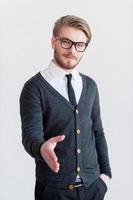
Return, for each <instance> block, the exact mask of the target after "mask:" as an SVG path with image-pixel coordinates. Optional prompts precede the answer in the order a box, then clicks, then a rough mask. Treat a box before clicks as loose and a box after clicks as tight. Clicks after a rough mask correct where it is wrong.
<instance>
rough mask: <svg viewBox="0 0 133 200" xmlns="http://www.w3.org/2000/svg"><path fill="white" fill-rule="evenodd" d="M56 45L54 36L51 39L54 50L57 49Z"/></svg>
mask: <svg viewBox="0 0 133 200" xmlns="http://www.w3.org/2000/svg"><path fill="white" fill-rule="evenodd" d="M55 43H56V38H55V36H53V37H52V38H51V46H52V48H53V49H54V48H55Z"/></svg>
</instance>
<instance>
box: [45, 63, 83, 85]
mask: <svg viewBox="0 0 133 200" xmlns="http://www.w3.org/2000/svg"><path fill="white" fill-rule="evenodd" d="M48 69H49V71H50V73H51V75H52V77H53V78H55V79H64V77H65V75H66V74H70V73H71V74H72V76H73V78H74V79H75V80H76V81H80V80H81V77H80V75H79V72H78V70H77V69H76V68H74V69H73V70H69V69H68V70H67V69H63V68H61V67H60V66H58V65H57V64H56V63H54V62H53V60H51V61H50V63H49V65H48Z"/></svg>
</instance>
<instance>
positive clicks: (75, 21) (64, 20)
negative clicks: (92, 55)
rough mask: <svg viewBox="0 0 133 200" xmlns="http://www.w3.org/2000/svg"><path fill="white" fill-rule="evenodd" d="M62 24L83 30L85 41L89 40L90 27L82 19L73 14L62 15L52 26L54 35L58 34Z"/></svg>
mask: <svg viewBox="0 0 133 200" xmlns="http://www.w3.org/2000/svg"><path fill="white" fill-rule="evenodd" d="M62 26H69V27H73V28H75V29H78V30H81V31H83V32H84V33H85V35H86V37H87V39H88V41H87V42H88V43H89V42H90V40H91V31H90V27H89V24H88V23H87V22H86V21H85V20H84V19H82V18H80V17H77V16H75V15H66V16H62V17H61V18H59V19H58V20H57V21H56V22H55V24H54V28H53V35H54V36H58V34H59V31H60V28H61V27H62Z"/></svg>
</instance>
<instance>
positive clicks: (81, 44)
mask: <svg viewBox="0 0 133 200" xmlns="http://www.w3.org/2000/svg"><path fill="white" fill-rule="evenodd" d="M84 46H85V43H83V42H78V43H77V47H79V48H82V47H84Z"/></svg>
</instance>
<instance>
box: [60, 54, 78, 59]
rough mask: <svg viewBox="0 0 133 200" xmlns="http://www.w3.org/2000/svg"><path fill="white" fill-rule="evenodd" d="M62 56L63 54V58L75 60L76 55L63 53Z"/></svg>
mask: <svg viewBox="0 0 133 200" xmlns="http://www.w3.org/2000/svg"><path fill="white" fill-rule="evenodd" d="M63 56H64V57H65V58H69V59H74V60H77V58H76V56H74V55H70V54H64V55H63Z"/></svg>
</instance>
